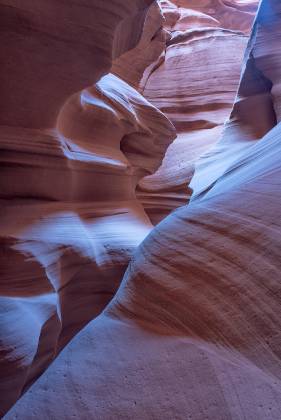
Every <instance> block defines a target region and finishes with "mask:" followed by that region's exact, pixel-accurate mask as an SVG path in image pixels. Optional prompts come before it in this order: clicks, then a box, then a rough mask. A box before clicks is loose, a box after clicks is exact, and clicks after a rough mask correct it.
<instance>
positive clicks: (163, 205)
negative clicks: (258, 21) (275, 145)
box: [139, 0, 257, 223]
mask: <svg viewBox="0 0 281 420" xmlns="http://www.w3.org/2000/svg"><path fill="white" fill-rule="evenodd" d="M248 3H249V4H248V6H247V3H244V7H240V6H239V4H236V2H234V1H233V2H232V3H231V4H230V2H228V3H226V2H219V1H216V0H215V1H194V2H193V1H177V0H174V1H173V2H171V1H166V0H165V1H162V2H161V7H162V9H163V14H164V16H165V18H166V22H165V27H166V29H167V30H168V31H169V32H170V34H171V39H170V40H168V41H167V48H166V53H165V56H164V57H163V58H162V62H161V63H157V64H156V65H155V68H154V70H152V72H151V73H150V75H149V77H148V78H147V80H146V81H144V87H143V89H144V90H143V92H144V95H145V96H146V97H147V98H148V100H149V101H151V102H152V103H153V104H154V105H155V106H157V107H158V108H159V109H161V111H163V112H164V113H165V114H166V115H167V116H168V117H169V118H170V120H171V121H172V122H173V124H174V125H175V127H176V128H177V133H178V135H177V139H176V141H175V142H173V144H172V145H171V146H170V148H169V149H168V151H167V153H166V156H165V159H164V161H163V164H162V166H161V168H160V169H159V170H158V171H157V172H156V174H154V175H153V176H150V177H147V178H145V179H144V180H142V182H141V183H140V191H139V198H140V200H141V201H142V202H143V203H144V205H145V207H146V209H147V211H148V213H149V215H150V217H151V219H152V221H153V222H154V223H157V222H158V221H159V220H160V219H161V218H163V217H164V216H165V215H167V214H168V213H169V212H170V211H171V210H173V209H174V208H176V207H178V206H180V205H182V204H185V203H186V202H187V201H188V198H189V196H190V193H191V189H190V188H188V184H189V182H190V180H191V178H192V175H193V173H194V163H195V161H196V160H197V159H198V157H199V156H200V155H201V154H202V153H204V152H205V151H206V150H208V149H209V148H210V147H211V146H212V145H213V144H215V143H216V142H217V141H218V139H219V138H220V136H221V133H222V129H223V124H224V122H225V120H226V119H227V118H228V116H229V114H230V111H231V108H232V104H233V101H234V97H235V94H236V91H237V86H238V82H239V75H240V69H241V63H242V58H243V55H244V50H245V48H246V45H247V40H248V32H249V30H250V28H251V25H252V20H253V17H254V13H253V11H254V7H253V6H255V7H256V6H257V2H248Z"/></svg>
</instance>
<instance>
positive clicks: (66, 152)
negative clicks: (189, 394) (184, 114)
mask: <svg viewBox="0 0 281 420" xmlns="http://www.w3.org/2000/svg"><path fill="white" fill-rule="evenodd" d="M72 3H73V4H71V5H69V8H68V7H67V8H66V7H64V6H63V5H62V4H61V3H57V2H52V1H51V2H44V1H40V2H36V4H35V2H31V1H27V2H25V4H24V5H18V4H17V2H5V4H1V16H6V21H5V22H4V23H5V26H4V31H3V37H4V40H6V41H7V43H5V41H4V43H3V48H1V53H2V52H3V58H5V60H6V61H5V63H4V67H3V68H2V71H1V74H3V78H2V79H1V87H3V95H2V96H1V100H2V101H3V102H2V105H1V110H2V111H3V112H2V113H1V117H0V119H1V124H2V125H1V127H0V143H1V151H2V152H1V177H0V184H1V185H0V187H1V188H0V191H1V192H0V194H1V197H0V198H1V222H0V224H1V234H0V243H1V279H0V343H1V344H0V352H1V358H0V371H1V376H0V413H1V414H3V413H4V412H5V411H6V410H7V409H8V408H9V407H10V406H11V405H12V404H13V403H14V402H15V401H16V400H17V398H19V396H20V395H21V394H22V392H23V391H24V390H25V389H26V388H27V387H28V386H30V384H31V383H32V382H33V381H34V380H35V379H36V378H37V377H38V375H39V374H40V373H42V371H44V369H46V367H47V366H48V365H49V363H50V362H51V361H52V360H53V359H54V357H55V356H56V355H57V354H58V352H59V351H60V350H61V348H63V347H64V345H65V344H66V343H67V342H68V341H69V340H70V339H71V338H72V336H73V335H74V334H75V333H76V332H77V331H78V330H79V329H80V328H81V327H82V326H84V325H85V324H86V323H87V322H88V321H89V320H91V319H93V318H94V317H95V316H96V315H98V314H99V313H100V312H101V311H102V309H103V308H104V306H105V305H106V304H107V303H108V302H109V300H110V299H111V298H112V296H113V295H114V293H115V291H116V289H117V287H118V285H119V282H120V280H121V278H122V276H123V274H124V271H125V269H126V267H127V265H128V262H129V260H130V258H131V255H132V253H133V251H134V250H135V248H136V247H137V246H138V245H139V243H140V242H141V241H142V240H143V239H144V237H145V236H146V235H147V234H148V233H149V232H150V230H151V228H152V225H151V222H150V220H149V219H148V217H147V215H146V214H145V212H144V210H143V207H142V206H141V205H140V203H139V202H138V201H137V200H136V197H135V188H136V184H137V182H138V180H139V179H140V178H142V177H143V176H144V175H147V174H151V173H153V171H155V169H156V168H157V167H158V166H159V165H160V163H161V161H162V158H163V155H164V153H165V150H166V148H167V146H168V145H169V144H170V142H171V141H172V140H173V138H174V137H175V134H174V127H173V126H172V124H171V123H170V122H169V121H168V120H167V118H166V117H165V116H164V115H163V114H162V113H161V112H160V111H158V110H157V109H156V108H155V107H154V106H153V105H151V104H150V103H149V102H147V100H145V98H143V97H142V96H141V94H140V93H138V92H137V91H136V90H135V89H134V88H132V87H131V86H129V85H128V84H127V83H126V82H123V81H122V80H120V79H119V78H118V77H116V76H114V75H112V74H107V75H106V76H104V77H102V78H101V79H100V77H101V75H102V74H105V73H106V72H108V70H109V69H110V67H111V65H112V57H113V58H114V59H115V60H118V57H119V56H120V55H121V56H122V57H123V56H124V55H125V54H126V51H127V50H128V49H130V48H132V47H135V46H136V45H138V43H139V42H140V40H141V39H142V37H143V36H144V34H145V31H146V30H150V27H149V26H147V23H146V25H145V28H144V29H143V28H142V26H143V23H144V22H147V18H146V13H147V12H149V11H150V10H151V9H149V8H147V6H148V5H149V4H150V3H151V2H149V1H146V2H145V1H137V0H136V1H133V2H130V4H127V3H126V2H122V1H114V2H111V4H110V5H109V4H108V3H107V2H105V3H104V2H100V1H96V2H95V1H94V2H87V1H86V2H83V3H81V4H78V3H75V2H72ZM85 11H87V13H86V12H85ZM156 11H158V13H159V16H160V18H161V20H162V17H161V14H160V11H159V9H156ZM2 12H3V15H2ZM149 13H150V12H149ZM107 16H108V17H107ZM42 22H43V23H42ZM158 25H159V23H158ZM157 30H158V27H157ZM82 34H83V36H82ZM101 41H102V42H101ZM39 47H40V50H39ZM161 48H163V46H162V47H161ZM151 49H152V53H153V54H154V44H153V45H152V46H151ZM5 54H6V56H5ZM153 54H152V56H153ZM157 54H159V53H158V52H157ZM157 54H156V57H157ZM29 60H30V61H29ZM99 79H100V80H99ZM97 80H98V81H97ZM95 81H97V83H96V84H94V85H93V86H92V87H89V88H87V89H84V90H83V91H82V92H78V93H75V92H76V91H79V90H81V88H86V87H87V85H89V84H91V83H92V82H95Z"/></svg>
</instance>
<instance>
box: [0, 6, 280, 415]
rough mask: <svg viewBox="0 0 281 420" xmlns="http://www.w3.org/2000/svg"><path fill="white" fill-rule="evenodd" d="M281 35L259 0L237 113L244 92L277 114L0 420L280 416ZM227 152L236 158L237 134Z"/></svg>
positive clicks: (257, 126) (140, 254) (257, 128)
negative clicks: (280, 92) (280, 115)
mask: <svg viewBox="0 0 281 420" xmlns="http://www.w3.org/2000/svg"><path fill="white" fill-rule="evenodd" d="M280 27H281V7H280V2H279V0H267V1H262V2H261V6H260V8H259V11H258V15H257V18H256V21H255V25H254V29H253V32H252V35H251V38H250V41H249V46H248V50H249V51H252V55H253V56H254V57H256V58H255V59H256V60H257V61H256V62H255V63H254V64H255V66H253V67H251V66H249V65H247V63H248V64H249V57H248V55H247V54H246V57H245V61H244V64H243V69H242V77H241V86H243V88H241V86H240V96H242V92H245V91H244V90H243V89H245V88H246V87H245V85H243V83H244V82H243V80H245V77H246V76H247V77H249V79H248V80H251V83H250V84H249V89H250V91H249V92H248V93H247V95H246V93H245V103H247V101H248V99H247V98H248V97H250V96H252V98H251V99H249V102H248V103H249V104H252V107H253V106H254V105H255V112H256V115H260V114H259V113H261V114H263V112H262V111H263V110H266V113H267V115H269V116H270V115H272V107H273V109H274V112H275V119H272V118H271V119H270V118H269V119H268V120H267V119H266V124H268V125H267V129H266V128H265V125H263V124H265V123H263V124H262V127H261V122H260V121H259V119H257V118H254V116H253V115H252V114H253V113H252V112H250V115H249V118H248V119H247V130H246V131H247V133H255V134H257V133H258V134H259V136H260V135H261V137H260V138H258V136H257V137H255V138H252V139H250V137H249V138H248V140H249V141H251V146H249V147H246V148H244V149H243V150H242V149H240V152H239V153H238V154H237V156H236V158H233V159H232V160H231V161H228V163H227V167H224V170H223V172H220V173H219V172H217V174H216V179H215V180H213V179H212V181H211V182H210V185H209V186H207V187H206V188H204V189H203V190H202V191H203V192H202V193H201V194H197V195H195V196H194V199H193V200H192V201H191V203H190V204H189V205H188V206H184V207H181V208H180V209H178V210H176V211H175V212H174V213H173V214H171V215H169V216H168V217H167V218H166V219H164V220H163V221H162V222H161V223H160V224H159V225H157V226H156V227H155V228H154V229H153V231H152V232H151V233H150V234H149V235H148V237H147V238H146V239H145V240H144V241H143V243H142V244H141V245H140V246H139V247H138V249H137V252H136V253H135V255H134V258H133V260H132V261H131V263H130V265H129V267H128V269H127V271H126V274H125V276H124V278H123V281H122V284H121V287H120V289H119V290H118V292H117V294H116V296H115V298H114V299H113V301H112V302H111V303H110V305H109V306H108V307H107V308H106V310H105V311H104V312H103V313H102V314H101V315H100V316H99V317H98V318H97V319H95V320H94V321H92V322H90V323H89V324H88V325H87V326H86V327H85V328H84V329H83V330H82V331H81V332H80V333H79V334H78V335H77V336H76V337H75V338H74V339H73V341H72V342H71V343H70V344H69V345H68V346H67V347H66V348H65V349H64V350H63V352H62V353H61V354H60V355H59V357H58V358H57V359H56V360H55V361H54V363H53V364H52V366H51V367H50V368H49V369H48V371H47V372H45V374H44V375H43V376H41V378H40V379H39V380H38V381H37V382H36V383H35V384H34V385H33V387H32V389H31V390H29V391H28V392H27V393H26V394H25V395H24V396H23V398H22V399H21V400H20V401H18V402H17V404H16V405H15V406H14V407H13V408H12V410H11V411H10V412H9V413H8V414H7V415H6V416H5V420H9V419H14V418H17V417H20V418H21V419H30V418H40V419H49V418H60V419H69V418H71V417H76V418H81V419H86V418H103V419H114V418H124V419H126V418H135V419H144V418H156V419H158V418H161V419H167V420H168V419H171V418H178V419H186V418H192V419H193V420H202V419H204V418H212V419H218V420H224V419H238V418H247V419H251V418H255V419H258V420H265V419H266V420H279V418H280V412H281V382H280V380H281V350H280V349H281V346H280V344H281V343H280V342H281V336H280V330H281V325H280V322H281V321H280V319H281V318H280V313H281V301H280V293H281V290H280V272H281V266H280V258H279V257H280V245H281V243H280V237H281V235H280V233H281V232H280V231H281V225H280V220H281V213H280V209H281V206H280V193H281V182H280V180H281V165H280V152H281V150H280V148H281V142H280V137H281V127H280V123H279V120H278V109H279V108H278V103H279V96H278V84H279V80H280V79H279V78H278V74H280V60H279V55H278V51H279V44H280V38H281V34H280V31H279V28H280ZM269 40H270V42H269ZM266 57H267V59H268V60H271V59H272V61H271V64H270V67H268V66H267V65H266V64H267V59H266ZM274 57H275V58H274ZM250 60H251V59H250ZM250 64H251V65H252V64H253V63H251V61H250ZM256 66H258V68H259V72H258V73H257V72H256ZM263 66H264V67H263ZM261 73H263V74H264V77H266V78H267V80H270V81H271V83H272V87H271V92H272V94H271V95H272V96H271V98H270V99H271V101H269V98H268V93H267V94H266V93H265V90H266V89H265V88H266V86H267V87H268V86H269V83H268V82H266V83H265V84H264V85H263V88H264V90H262V91H260V89H261V80H264V79H263V78H262V79H260V77H259V76H262V75H261ZM250 75H251V77H250ZM258 75H259V76H258ZM265 75H266V76H265ZM275 85H276V88H275ZM241 89H242V90H241ZM255 92H259V93H257V94H256V93H255ZM273 92H276V93H275V94H274V93H273ZM251 93H252V95H251ZM238 97H239V95H238ZM238 102H239V101H238ZM242 102H243V101H242ZM266 103H267V104H268V105H266ZM234 108H235V109H236V110H237V105H235V107H234ZM238 109H239V106H238ZM233 112H234V111H233ZM236 112H237V111H236ZM233 115H236V116H237V118H236V121H235V124H234V128H235V130H234V133H236V135H237V133H239V132H240V133H243V132H244V123H245V121H244V120H243V118H242V119H241V116H242V113H238V114H237V113H235V114H233ZM269 121H271V123H269ZM263 129H264V131H265V132H264V133H263V134H261V133H262V130H263ZM227 130H230V131H228V132H230V133H231V132H232V128H231V125H227V126H226V129H225V133H226V132H227ZM225 135H226V134H225ZM246 140H247V139H246ZM248 140H247V141H248ZM228 146H229V149H231V150H232V151H233V153H234V154H235V153H236V140H235V139H234V138H233V139H231V141H230V142H229V145H228ZM220 156H221V155H217V165H218V166H220V163H221V158H220ZM214 159H215V158H214ZM223 164H225V163H224V162H223Z"/></svg>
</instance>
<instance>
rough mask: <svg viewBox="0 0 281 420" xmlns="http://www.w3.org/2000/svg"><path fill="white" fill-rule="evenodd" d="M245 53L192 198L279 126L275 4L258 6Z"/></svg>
mask: <svg viewBox="0 0 281 420" xmlns="http://www.w3.org/2000/svg"><path fill="white" fill-rule="evenodd" d="M260 8H261V10H260V14H259V17H258V18H257V19H256V21H255V24H254V26H253V35H252V38H251V39H250V41H249V44H248V46H247V49H246V54H245V58H244V62H243V67H242V75H241V79H240V83H239V88H238V92H237V96H236V99H235V102H234V106H233V109H232V111H231V115H230V118H229V120H228V121H227V123H226V125H225V127H224V130H223V134H222V137H221V138H220V140H219V142H218V143H217V144H216V146H215V147H214V148H212V149H210V150H209V151H208V153H206V154H204V155H203V156H202V158H201V159H200V160H199V162H197V164H196V171H195V176H194V178H193V180H192V182H191V184H190V186H191V187H192V188H193V191H194V198H195V197H196V196H198V195H200V194H201V195H203V194H204V192H205V191H208V189H209V188H210V186H211V185H212V184H213V183H215V182H216V180H217V179H218V178H219V177H220V176H221V175H222V174H223V173H224V172H225V171H227V169H228V168H229V166H230V165H231V164H232V162H233V161H234V160H237V158H238V156H239V155H242V154H243V153H244V151H245V150H246V149H251V148H252V146H254V145H255V143H256V142H257V141H259V140H260V139H261V138H263V136H264V135H265V134H266V133H267V132H268V131H269V130H270V129H271V128H272V127H274V126H275V125H276V124H277V123H279V122H280V115H281V114H280V109H281V96H280V77H281V60H280V54H279V51H278V49H277V48H276V39H280V37H281V28H280V25H279V23H280V20H279V19H280V14H281V5H280V4H279V3H278V2H275V3H274V2H271V1H270V2H267V3H262V4H261V6H260Z"/></svg>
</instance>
